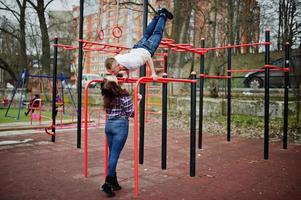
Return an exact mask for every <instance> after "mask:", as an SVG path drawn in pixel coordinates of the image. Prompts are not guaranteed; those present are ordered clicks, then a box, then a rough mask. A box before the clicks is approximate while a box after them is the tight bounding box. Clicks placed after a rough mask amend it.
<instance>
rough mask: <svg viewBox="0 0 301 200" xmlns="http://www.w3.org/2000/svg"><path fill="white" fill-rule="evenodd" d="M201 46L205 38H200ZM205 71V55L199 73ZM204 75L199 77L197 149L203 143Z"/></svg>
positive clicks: (203, 44)
mask: <svg viewBox="0 0 301 200" xmlns="http://www.w3.org/2000/svg"><path fill="white" fill-rule="evenodd" d="M201 48H205V39H204V38H202V39H201ZM204 72H205V55H204V54H201V56H200V74H204ZM203 97H204V77H200V96H199V145H198V147H199V149H202V145H203V106H204V99H203Z"/></svg>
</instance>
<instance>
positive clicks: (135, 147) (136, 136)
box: [134, 79, 141, 197]
mask: <svg viewBox="0 0 301 200" xmlns="http://www.w3.org/2000/svg"><path fill="white" fill-rule="evenodd" d="M139 80H141V79H139ZM139 80H138V81H137V83H136V84H135V89H134V197H138V173H139V168H138V162H139V160H138V156H139V155H138V134H139V133H138V129H139V127H138V126H139V124H138V123H139V122H138V113H139V108H138V90H139Z"/></svg>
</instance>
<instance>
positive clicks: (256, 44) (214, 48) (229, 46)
mask: <svg viewBox="0 0 301 200" xmlns="http://www.w3.org/2000/svg"><path fill="white" fill-rule="evenodd" d="M270 44H271V42H257V43H251V44H238V45H228V46H222V47H212V48H206V50H207V51H211V50H222V49H229V48H240V47H250V46H259V45H270Z"/></svg>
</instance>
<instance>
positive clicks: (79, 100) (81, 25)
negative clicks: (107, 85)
mask: <svg viewBox="0 0 301 200" xmlns="http://www.w3.org/2000/svg"><path fill="white" fill-rule="evenodd" d="M79 10H80V12H79V37H78V38H79V39H80V40H82V39H83V33H84V0H80V6H79ZM82 78H83V43H82V42H78V74H77V148H81V125H82V124H81V123H82V109H81V108H82Z"/></svg>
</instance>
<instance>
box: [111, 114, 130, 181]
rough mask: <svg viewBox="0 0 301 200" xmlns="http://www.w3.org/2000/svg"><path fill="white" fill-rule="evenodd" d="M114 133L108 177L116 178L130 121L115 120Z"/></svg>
mask: <svg viewBox="0 0 301 200" xmlns="http://www.w3.org/2000/svg"><path fill="white" fill-rule="evenodd" d="M112 128H113V129H114V130H113V131H112V135H113V137H112V143H111V150H110V156H109V167H108V169H109V170H108V176H111V177H114V176H115V174H116V167H117V163H118V159H119V156H120V153H121V151H122V149H123V147H124V145H125V142H126V140H127V136H128V129H129V124H128V120H123V119H122V120H114V125H113V126H112Z"/></svg>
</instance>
